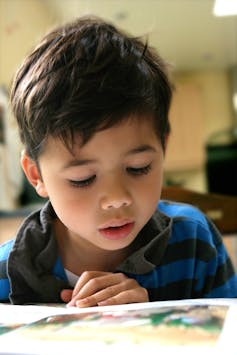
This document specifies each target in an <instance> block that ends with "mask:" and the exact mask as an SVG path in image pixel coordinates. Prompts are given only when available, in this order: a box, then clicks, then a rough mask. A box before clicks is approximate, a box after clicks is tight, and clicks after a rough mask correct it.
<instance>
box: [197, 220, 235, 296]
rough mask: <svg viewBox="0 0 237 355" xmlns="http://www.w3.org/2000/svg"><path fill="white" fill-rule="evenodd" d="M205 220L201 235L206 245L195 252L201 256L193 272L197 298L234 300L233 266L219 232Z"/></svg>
mask: <svg viewBox="0 0 237 355" xmlns="http://www.w3.org/2000/svg"><path fill="white" fill-rule="evenodd" d="M206 220H207V228H203V230H202V231H201V234H202V233H203V234H204V235H203V236H202V238H204V239H205V241H206V243H207V244H206V246H205V248H203V250H199V251H197V254H199V255H201V257H198V258H197V260H198V261H197V264H196V271H195V274H196V276H195V279H196V285H195V289H196V294H197V297H203V298H236V297H237V276H236V274H235V270H234V267H233V264H232V262H231V260H230V257H229V255H228V253H227V250H226V248H225V245H224V243H223V238H222V236H221V234H220V232H219V231H218V229H217V228H216V226H215V225H214V224H213V223H212V222H211V221H210V220H209V219H208V218H206ZM199 237H200V236H199Z"/></svg>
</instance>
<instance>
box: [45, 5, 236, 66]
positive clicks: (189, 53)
mask: <svg viewBox="0 0 237 355" xmlns="http://www.w3.org/2000/svg"><path fill="white" fill-rule="evenodd" d="M43 1H45V3H46V5H47V6H48V9H49V11H51V12H52V14H54V16H56V18H57V19H58V21H59V22H65V21H68V20H72V19H73V18H75V17H77V16H81V15H85V14H96V15H99V16H101V17H103V18H105V19H108V20H110V21H111V20H112V21H113V23H115V24H116V25H118V26H120V27H121V28H123V29H125V30H127V31H129V33H131V34H133V35H148V41H149V43H150V44H151V45H153V46H154V47H156V48H157V49H158V50H159V52H160V54H161V55H162V56H163V57H165V58H166V59H167V60H168V61H169V62H170V63H171V64H172V65H173V67H174V70H178V71H182V70H194V69H210V68H214V69H215V68H218V69H219V68H228V67H233V66H235V65H237V16H228V17H215V16H214V15H213V13H212V11H213V4H214V0H43Z"/></svg>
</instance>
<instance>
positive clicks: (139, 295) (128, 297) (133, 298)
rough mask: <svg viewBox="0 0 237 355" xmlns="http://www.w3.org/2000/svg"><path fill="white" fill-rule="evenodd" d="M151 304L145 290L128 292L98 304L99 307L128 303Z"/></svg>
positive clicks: (141, 288) (139, 289)
mask: <svg viewBox="0 0 237 355" xmlns="http://www.w3.org/2000/svg"><path fill="white" fill-rule="evenodd" d="M141 302H149V297H148V292H147V290H146V289H145V288H143V287H139V288H137V289H132V290H127V291H123V292H121V293H119V294H118V295H116V296H113V297H110V298H108V299H106V300H104V301H101V302H99V303H98V306H112V305H119V304H128V303H141Z"/></svg>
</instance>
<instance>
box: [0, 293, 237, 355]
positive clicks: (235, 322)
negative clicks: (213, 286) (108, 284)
mask: <svg viewBox="0 0 237 355" xmlns="http://www.w3.org/2000/svg"><path fill="white" fill-rule="evenodd" d="M0 334H1V335H0V354H4V355H7V354H18V355H19V354H24V355H41V354H44V355H54V354H57V355H60V354H63V355H65V354H70V355H72V354H82V353H86V354H87V353H90V352H94V351H96V352H97V353H98V354H103V355H104V354H109V355H111V353H112V354H113V355H114V354H117V353H121V352H122V353H123V354H132V352H134V354H135V353H136V355H139V354H146V353H148V352H151V351H152V352H157V353H158V352H159V351H162V354H174V353H175V354H176V355H177V354H179V353H180V354H182V355H185V354H186V353H187V354H189V355H190V352H192V355H195V354H198V355H200V352H201V353H202V355H204V354H208V355H210V354H219V353H223V351H226V349H228V354H233V355H235V354H237V346H235V345H234V344H235V342H236V337H237V299H236V300H234V299H198V300H197V299H196V300H182V301H164V302H151V303H138V304H129V305H121V306H107V307H92V308H84V309H78V308H74V307H73V308H66V307H63V306H62V305H28V306H12V305H3V304H2V305H0ZM232 344H233V345H232Z"/></svg>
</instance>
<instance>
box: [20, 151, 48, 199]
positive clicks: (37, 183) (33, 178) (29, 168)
mask: <svg viewBox="0 0 237 355" xmlns="http://www.w3.org/2000/svg"><path fill="white" fill-rule="evenodd" d="M21 166H22V169H23V170H24V173H25V175H26V177H27V179H28V181H29V182H30V184H31V185H32V186H33V187H34V188H35V190H36V192H37V194H38V195H39V196H41V197H48V193H47V190H46V187H45V184H44V182H43V179H42V177H41V173H40V171H39V168H38V165H37V163H36V162H35V161H34V160H32V159H31V158H29V156H28V155H27V154H26V152H25V151H23V152H22V154H21Z"/></svg>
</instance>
